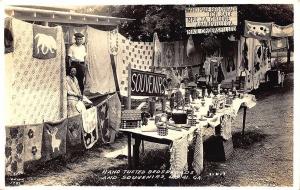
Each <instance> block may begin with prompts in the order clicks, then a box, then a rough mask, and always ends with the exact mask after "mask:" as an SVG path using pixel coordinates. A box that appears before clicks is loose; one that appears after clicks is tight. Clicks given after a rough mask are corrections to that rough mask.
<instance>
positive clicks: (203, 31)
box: [186, 26, 236, 35]
mask: <svg viewBox="0 0 300 190" xmlns="http://www.w3.org/2000/svg"><path fill="white" fill-rule="evenodd" d="M233 31H236V26H226V27H215V28H195V29H189V30H186V33H187V34H188V35H190V34H209V33H214V34H215V33H222V32H233Z"/></svg>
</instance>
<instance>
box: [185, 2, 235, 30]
mask: <svg viewBox="0 0 300 190" xmlns="http://www.w3.org/2000/svg"><path fill="white" fill-rule="evenodd" d="M237 20H238V19H237V7H236V6H233V7H188V8H186V9H185V26H186V27H187V28H188V27H194V28H198V27H216V26H236V25H237Z"/></svg>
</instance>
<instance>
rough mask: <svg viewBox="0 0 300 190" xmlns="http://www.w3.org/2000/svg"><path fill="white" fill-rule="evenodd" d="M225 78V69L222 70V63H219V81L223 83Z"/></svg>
mask: <svg viewBox="0 0 300 190" xmlns="http://www.w3.org/2000/svg"><path fill="white" fill-rule="evenodd" d="M224 79H225V77H224V74H223V71H222V67H221V64H219V66H218V76H217V81H218V83H221V82H222V81H223V80H224Z"/></svg>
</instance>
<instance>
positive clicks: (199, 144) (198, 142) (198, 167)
mask: <svg viewBox="0 0 300 190" xmlns="http://www.w3.org/2000/svg"><path fill="white" fill-rule="evenodd" d="M192 166H193V169H194V170H195V172H196V174H197V175H200V174H201V172H202V170H203V141H202V132H201V129H198V130H197V131H195V149H194V157H193V162H192Z"/></svg>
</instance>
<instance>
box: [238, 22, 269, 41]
mask: <svg viewBox="0 0 300 190" xmlns="http://www.w3.org/2000/svg"><path fill="white" fill-rule="evenodd" d="M271 30H272V22H267V23H262V22H253V21H247V20H245V30H244V36H245V37H250V38H256V39H258V40H270V38H271Z"/></svg>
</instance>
